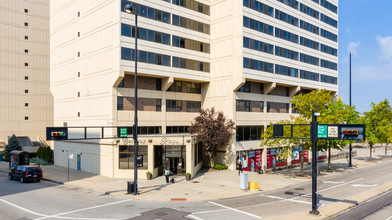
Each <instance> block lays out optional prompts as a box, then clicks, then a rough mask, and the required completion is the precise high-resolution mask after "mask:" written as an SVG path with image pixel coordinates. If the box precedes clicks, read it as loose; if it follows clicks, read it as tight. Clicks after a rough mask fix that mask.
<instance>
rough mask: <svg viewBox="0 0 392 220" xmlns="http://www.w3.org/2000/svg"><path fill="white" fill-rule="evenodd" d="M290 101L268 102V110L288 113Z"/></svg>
mask: <svg viewBox="0 0 392 220" xmlns="http://www.w3.org/2000/svg"><path fill="white" fill-rule="evenodd" d="M288 105H289V104H288V103H278V102H267V112H270V113H288Z"/></svg>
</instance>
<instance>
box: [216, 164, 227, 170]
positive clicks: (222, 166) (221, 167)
mask: <svg viewBox="0 0 392 220" xmlns="http://www.w3.org/2000/svg"><path fill="white" fill-rule="evenodd" d="M214 168H215V169H217V170H226V169H227V165H226V164H222V163H218V164H215V165H214Z"/></svg>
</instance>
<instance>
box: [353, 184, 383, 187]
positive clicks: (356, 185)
mask: <svg viewBox="0 0 392 220" xmlns="http://www.w3.org/2000/svg"><path fill="white" fill-rule="evenodd" d="M377 185H378V184H373V185H365V184H353V185H352V186H354V187H375V186H377Z"/></svg>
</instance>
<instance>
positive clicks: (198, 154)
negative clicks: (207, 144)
mask: <svg viewBox="0 0 392 220" xmlns="http://www.w3.org/2000/svg"><path fill="white" fill-rule="evenodd" d="M202 160H203V143H202V142H199V143H197V144H195V166H197V165H198V164H199V163H200V162H201V161H202Z"/></svg>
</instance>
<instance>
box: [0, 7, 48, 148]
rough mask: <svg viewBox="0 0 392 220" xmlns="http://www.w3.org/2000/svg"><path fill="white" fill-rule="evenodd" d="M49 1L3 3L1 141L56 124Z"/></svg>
mask: <svg viewBox="0 0 392 220" xmlns="http://www.w3.org/2000/svg"><path fill="white" fill-rule="evenodd" d="M49 58H50V57H49V0H34V1H28V0H20V1H1V2H0V142H1V141H2V142H7V141H8V138H9V137H10V136H12V134H15V135H17V136H29V137H30V138H31V139H32V140H37V137H38V136H40V137H42V138H43V139H44V138H45V134H46V133H45V129H46V127H48V126H52V125H53V96H52V94H51V93H50V87H49V86H50V83H49Z"/></svg>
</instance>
